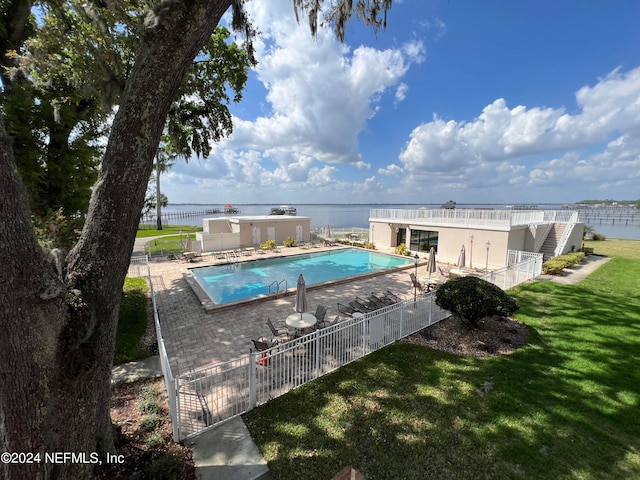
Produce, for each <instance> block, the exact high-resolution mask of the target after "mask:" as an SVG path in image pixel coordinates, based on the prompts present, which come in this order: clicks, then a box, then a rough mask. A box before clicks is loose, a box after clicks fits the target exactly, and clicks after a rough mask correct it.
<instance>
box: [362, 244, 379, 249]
mask: <svg viewBox="0 0 640 480" xmlns="http://www.w3.org/2000/svg"><path fill="white" fill-rule="evenodd" d="M362 247H363V248H366V249H367V250H375V249H376V246H375V244H374V243H373V242H364V243H363V244H362Z"/></svg>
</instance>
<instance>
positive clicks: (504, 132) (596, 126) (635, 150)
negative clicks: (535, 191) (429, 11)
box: [399, 68, 640, 187]
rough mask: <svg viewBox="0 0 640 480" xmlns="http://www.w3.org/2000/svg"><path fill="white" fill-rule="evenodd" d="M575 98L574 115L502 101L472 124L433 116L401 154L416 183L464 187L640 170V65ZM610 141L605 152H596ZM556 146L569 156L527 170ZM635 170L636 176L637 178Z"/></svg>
mask: <svg viewBox="0 0 640 480" xmlns="http://www.w3.org/2000/svg"><path fill="white" fill-rule="evenodd" d="M576 101H577V105H578V107H579V110H578V112H577V113H575V114H569V113H566V112H565V110H564V109H562V108H557V109H553V108H540V107H533V108H527V107H525V106H522V105H519V106H516V107H514V108H512V109H510V108H509V107H508V106H507V102H506V101H505V100H504V99H497V100H496V101H494V102H493V103H492V104H490V105H487V106H486V107H485V108H484V109H483V110H482V112H481V114H480V115H479V116H478V117H477V118H475V119H474V120H472V121H470V122H456V121H453V120H450V121H446V122H445V121H444V120H442V119H439V118H437V117H434V118H433V120H432V121H431V122H427V123H423V124H421V125H419V126H417V127H416V128H415V129H414V130H413V131H412V132H411V134H410V139H409V141H408V142H407V144H406V145H405V147H404V148H403V150H402V151H401V153H400V155H399V158H400V160H401V162H402V165H403V168H404V169H405V170H406V171H408V172H409V173H410V175H411V177H412V179H413V181H419V180H420V179H422V178H424V177H425V176H429V177H432V178H433V177H434V176H435V177H436V178H440V179H443V181H447V180H449V179H451V178H457V182H459V183H460V184H462V185H466V186H467V187H470V186H473V185H474V184H477V183H478V182H481V183H483V184H484V185H492V184H495V183H496V182H506V183H518V184H520V183H523V182H524V179H525V178H527V177H528V181H529V183H530V184H532V185H562V183H563V182H572V181H584V182H602V181H606V179H607V178H608V177H609V178H610V179H611V181H612V182H613V181H618V182H620V180H619V177H620V175H619V172H620V171H621V170H620V169H624V170H623V171H635V172H640V139H639V137H640V135H639V134H640V68H636V69H634V70H631V71H629V72H627V73H621V72H620V71H619V70H615V71H613V72H612V73H610V74H609V75H607V76H606V77H604V78H602V79H600V81H599V82H598V83H597V84H596V85H595V86H593V87H583V88H581V89H580V90H578V92H577V93H576ZM611 138H613V140H611V141H609V143H608V144H607V146H606V149H605V150H604V151H603V152H602V153H594V151H598V150H600V148H599V144H601V143H602V142H603V141H606V140H608V139H609V140H610V139H611ZM558 151H560V152H564V153H562V154H560V156H559V157H557V158H552V159H550V160H549V159H547V160H544V161H538V163H536V164H534V165H533V166H531V167H530V171H529V172H528V173H527V172H526V171H525V168H524V166H523V165H524V164H526V163H527V162H530V161H531V160H530V159H531V158H534V157H535V156H548V155H553V153H554V152H558ZM633 169H635V170H633ZM638 175H640V174H639V173H636V174H632V175H631V177H634V178H635V179H636V180H637V177H638ZM616 179H617V180H616ZM636 180H633V181H636ZM623 183H624V181H623Z"/></svg>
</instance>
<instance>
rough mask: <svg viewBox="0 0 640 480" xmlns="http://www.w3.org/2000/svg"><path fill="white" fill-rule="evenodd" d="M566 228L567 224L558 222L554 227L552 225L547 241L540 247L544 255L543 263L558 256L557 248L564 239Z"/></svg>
mask: <svg viewBox="0 0 640 480" xmlns="http://www.w3.org/2000/svg"><path fill="white" fill-rule="evenodd" d="M565 228H566V224H565V223H558V222H556V223H554V224H553V225H551V228H550V229H549V234H548V235H547V238H546V239H545V241H544V243H543V244H542V246H541V247H540V253H542V255H543V257H542V259H543V261H545V262H546V261H547V260H549V259H550V258H553V257H555V256H556V254H555V251H556V247H557V246H558V243H559V242H560V239H561V238H562V234H563V233H564V230H565Z"/></svg>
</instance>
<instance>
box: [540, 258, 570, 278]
mask: <svg viewBox="0 0 640 480" xmlns="http://www.w3.org/2000/svg"><path fill="white" fill-rule="evenodd" d="M566 266H567V264H566V262H564V260H562V259H559V258H558V257H555V258H552V259H550V260H547V261H546V262H544V263H543V264H542V273H544V274H545V275H562V269H564V268H565V267H566Z"/></svg>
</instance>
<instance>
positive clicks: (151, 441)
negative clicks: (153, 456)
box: [144, 432, 164, 450]
mask: <svg viewBox="0 0 640 480" xmlns="http://www.w3.org/2000/svg"><path fill="white" fill-rule="evenodd" d="M163 441H164V438H162V435H161V434H160V433H157V432H154V433H150V434H149V435H147V436H146V437H145V439H144V444H145V446H146V447H147V448H148V449H149V450H153V449H154V448H158V447H159V446H160V445H162V442H163Z"/></svg>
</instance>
